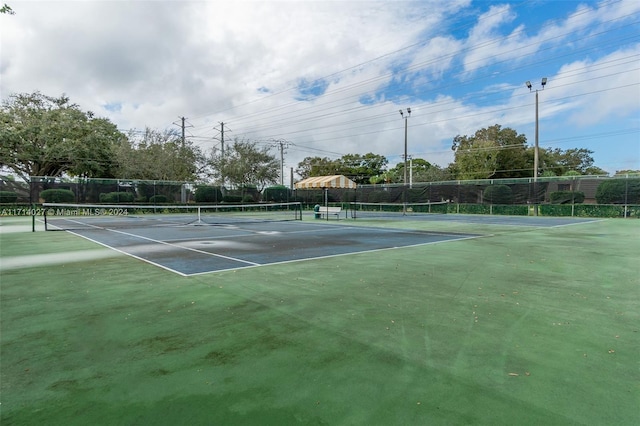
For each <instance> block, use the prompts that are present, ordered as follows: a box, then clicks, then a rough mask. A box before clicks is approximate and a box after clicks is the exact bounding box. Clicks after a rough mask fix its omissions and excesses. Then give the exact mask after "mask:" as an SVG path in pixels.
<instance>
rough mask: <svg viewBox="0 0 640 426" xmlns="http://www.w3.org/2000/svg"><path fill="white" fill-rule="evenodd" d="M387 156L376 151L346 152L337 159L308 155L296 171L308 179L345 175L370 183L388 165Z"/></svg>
mask: <svg viewBox="0 0 640 426" xmlns="http://www.w3.org/2000/svg"><path fill="white" fill-rule="evenodd" d="M387 163H388V160H387V159H386V157H384V156H382V155H378V154H374V153H371V152H370V153H367V154H364V155H361V154H345V155H343V156H342V157H340V158H339V159H337V160H330V159H329V158H327V157H307V158H305V159H304V160H302V161H301V162H300V163H298V168H297V169H296V173H297V174H298V175H299V176H300V177H301V178H302V179H306V178H308V177H313V176H332V175H345V176H347V177H348V178H350V179H351V180H353V181H354V182H356V183H358V184H364V183H369V182H370V179H371V178H372V177H375V176H378V175H380V174H382V173H383V172H384V170H385V167H386V166H387Z"/></svg>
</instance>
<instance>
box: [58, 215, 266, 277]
mask: <svg viewBox="0 0 640 426" xmlns="http://www.w3.org/2000/svg"><path fill="white" fill-rule="evenodd" d="M96 228H97V229H101V230H106V231H109V232H115V233H117V234H123V235H128V236H130V237H134V238H140V239H142V240H147V241H150V242H152V243H156V244H161V245H166V246H169V247H174V248H179V249H182V250H188V251H193V252H196V253H200V254H205V255H207V256H211V257H218V258H222V259H226V260H231V261H235V262H239V263H245V264H247V265H250V266H260V264H259V263H255V262H249V261H247V260H243V259H238V258H234V257H230V256H224V255H221V254H216V253H210V252H207V251H204V250H198V249H194V248H190V247H183V246H180V245H178V244H172V243H168V242H165V241H160V240H155V239H153V238H148V237H143V236H141V235H136V234H131V233H129V232H124V231H118V230H115V229H105V228H100V227H96ZM67 232H69V233H71V234H73V235H77V236H79V237H82V238H84V239H86V240H89V241H92V242H94V243H97V244H100V245H101V246H103V247H108V248H110V249H112V250H115V251H117V252H119V253H122V254H125V255H127V256H131V257H133V258H134V259H138V260H141V261H143V262H146V263H149V264H151V265H154V266H157V267H159V268H162V269H165V270H167V271H171V272H174V273H176V274H178V275H182V276H183V277H188V276H190V274H185V273H183V272H180V271H177V270H175V269H172V268H169V267H168V266H165V265H162V264H160V263H157V262H153V261H151V260H149V259H145V258H143V257H140V256H137V255H135V254H132V253H128V252H126V251H124V250H122V249H119V248H116V247H113V246H110V245H108V244H105V243H102V242H100V241H97V240H94V239H93V238H90V237H87V236H84V235H82V234H78V233H76V232H73V231H67Z"/></svg>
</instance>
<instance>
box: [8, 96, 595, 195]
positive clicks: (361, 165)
mask: <svg viewBox="0 0 640 426" xmlns="http://www.w3.org/2000/svg"><path fill="white" fill-rule="evenodd" d="M0 126H1V128H0V142H1V143H0V169H2V170H3V171H6V172H9V173H13V174H15V175H17V176H18V177H19V178H21V179H22V180H25V181H28V180H29V178H30V176H48V177H59V176H74V177H81V178H116V179H148V180H172V181H190V182H191V181H200V182H212V181H214V182H216V183H218V184H224V185H229V186H232V187H242V186H246V185H254V186H256V187H258V189H260V190H261V189H263V188H264V187H265V186H268V185H272V184H275V183H277V182H278V180H279V177H280V173H281V171H280V162H279V161H278V159H277V158H276V156H275V155H272V154H271V153H270V152H269V147H268V146H261V145H260V144H259V143H258V142H256V141H250V140H238V139H236V140H234V141H233V142H232V143H231V144H230V146H228V147H226V149H225V152H224V155H223V153H222V151H221V150H219V149H213V150H211V151H210V152H204V151H203V150H202V148H200V147H199V146H197V145H195V144H194V143H193V142H192V141H190V140H189V139H188V138H184V139H183V138H182V137H181V135H180V134H178V132H177V130H163V131H160V130H154V129H150V128H147V129H145V130H143V131H128V132H123V131H121V130H120V129H118V128H117V126H116V125H115V124H113V123H112V122H111V121H110V120H109V119H108V118H101V117H96V116H95V115H94V113H93V112H91V111H83V110H82V109H81V108H80V107H79V106H78V105H77V104H75V103H72V102H71V100H70V99H69V98H68V97H67V96H65V95H62V96H59V97H52V96H47V95H44V94H42V93H40V92H37V91H36V92H34V93H23V94H13V95H11V96H10V97H9V98H8V99H6V100H4V101H3V102H2V106H1V108H0ZM452 150H453V151H454V161H453V162H452V163H451V164H449V165H448V166H446V167H441V166H438V165H436V164H432V163H430V162H429V161H427V160H425V159H421V158H413V159H411V161H410V164H411V170H410V174H411V176H412V179H413V181H414V182H433V181H445V180H457V179H460V180H463V179H464V180H466V179H491V178H494V179H497V178H518V177H531V176H533V157H534V153H533V148H532V147H530V146H528V145H527V141H526V137H525V136H524V135H522V134H518V133H517V132H516V131H515V130H513V129H510V128H502V127H501V126H500V125H497V124H496V125H493V126H490V127H488V128H485V129H480V130H478V131H477V132H476V133H475V134H474V135H471V136H460V135H458V136H456V137H454V139H453V143H452ZM592 154H593V152H592V151H590V150H587V149H583V148H575V149H568V150H561V149H557V148H556V149H540V150H539V166H540V169H539V170H538V172H539V175H541V176H545V175H557V176H563V175H567V174H580V175H585V174H607V173H606V172H605V171H604V170H602V169H600V168H598V167H596V166H595V165H594V160H593V157H592ZM388 163H389V162H388V160H387V158H386V157H384V156H382V155H378V154H374V153H367V154H347V155H343V156H342V157H340V158H337V159H331V158H328V157H307V158H305V159H304V160H302V161H301V162H300V163H298V165H297V167H296V169H295V171H296V173H297V175H298V176H299V177H300V178H303V179H304V178H307V177H311V176H323V175H334V174H342V175H345V176H347V177H349V178H351V179H353V180H354V181H355V182H357V183H359V184H368V183H374V184H375V183H401V182H403V179H404V175H405V173H404V161H403V162H401V163H400V164H397V165H396V166H394V167H388V165H389V164H388Z"/></svg>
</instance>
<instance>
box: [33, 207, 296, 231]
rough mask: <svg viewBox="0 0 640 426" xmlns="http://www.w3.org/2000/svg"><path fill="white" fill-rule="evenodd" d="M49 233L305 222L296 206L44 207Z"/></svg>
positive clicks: (45, 222)
mask: <svg viewBox="0 0 640 426" xmlns="http://www.w3.org/2000/svg"><path fill="white" fill-rule="evenodd" d="M42 207H43V216H44V224H45V230H47V231H53V230H78V229H101V228H102V229H111V228H138V227H140V228H142V227H172V226H174V227H175V226H190V225H225V224H234V223H251V222H267V221H287V220H301V219H302V205H301V203H299V202H296V203H270V204H266V203H265V204H262V203H259V204H258V203H257V204H239V205H224V204H220V205H195V204H194V205H155V206H151V205H122V204H113V205H107V204H95V205H89V204H57V203H44V204H43V205H42Z"/></svg>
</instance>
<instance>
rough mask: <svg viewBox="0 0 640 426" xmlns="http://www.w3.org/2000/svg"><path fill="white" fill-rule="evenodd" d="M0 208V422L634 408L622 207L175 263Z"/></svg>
mask: <svg viewBox="0 0 640 426" xmlns="http://www.w3.org/2000/svg"><path fill="white" fill-rule="evenodd" d="M0 220H1V222H0V259H1V261H0V267H1V268H2V272H1V275H0V292H1V293H0V297H1V299H0V308H1V311H0V312H1V313H0V320H1V330H0V331H1V335H0V344H1V346H0V351H1V353H0V356H1V358H0V373H1V375H0V392H1V393H0V424H2V425H3V426H6V425H45V424H46V425H90V424H108V425H124V424H130V425H133V424H139V425H146V424H153V425H239V424H242V425H289V424H304V425H516V424H517V425H526V424H530V425H635V424H640V408H639V402H640V321H639V320H640V303H639V302H640V278H639V277H640V257H639V255H638V254H639V253H640V221H638V220H625V219H618V220H605V221H599V222H593V223H581V224H575V225H570V226H562V227H546V228H537V227H513V226H509V227H507V226H501V225H482V224H477V223H476V224H466V223H463V222H455V223H454V222H447V221H439V222H428V221H415V222H412V221H407V220H403V221H401V222H393V221H388V222H380V221H376V222H373V221H372V222H367V221H360V222H358V223H357V225H358V226H384V227H387V228H392V227H394V226H398V227H400V226H401V227H402V228H405V229H418V230H431V231H435V232H461V233H477V234H483V235H486V236H485V237H481V238H476V239H468V240H459V241H451V242H443V243H439V244H433V245H422V246H415V247H405V248H398V249H392V250H383V251H376V252H370V253H360V254H353V255H346V256H339V257H328V258H322V259H313V260H306V261H301V262H293V263H283V264H275V265H268V266H262V267H256V268H246V269H238V270H228V271H224V272H217V273H211V274H205V275H197V276H191V277H183V276H179V275H176V274H174V273H171V272H169V271H166V270H164V269H162V268H158V267H156V266H153V265H151V264H148V263H144V262H142V261H139V260H137V259H135V258H132V257H128V256H125V255H123V254H120V253H117V252H115V251H112V250H110V249H108V248H105V247H102V246H100V245H98V244H95V243H93V242H91V241H88V240H85V239H82V238H79V237H77V236H75V235H72V234H69V233H66V232H35V233H32V232H29V231H30V229H29V224H28V223H27V222H26V221H25V220H24V219H12V218H2V219H0ZM336 223H338V222H337V221H335V222H334V223H332V225H335V224H336ZM339 223H343V224H345V225H347V224H348V226H353V222H347V221H341V222H339Z"/></svg>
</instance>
